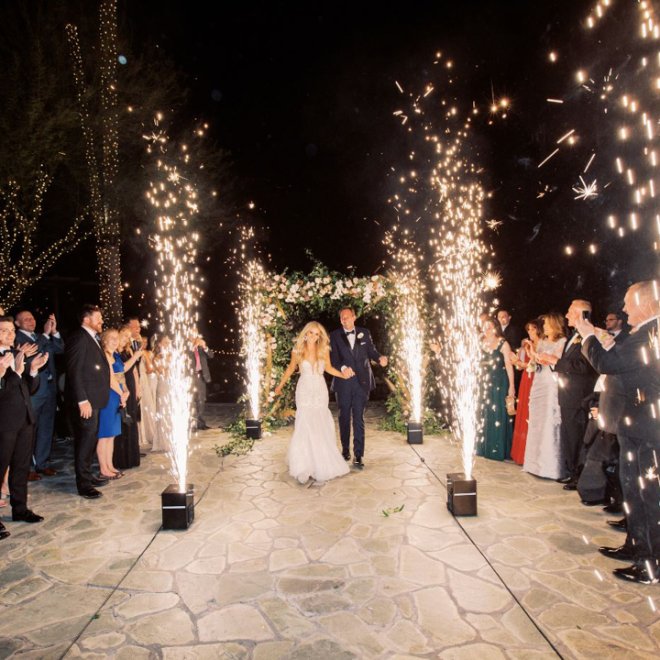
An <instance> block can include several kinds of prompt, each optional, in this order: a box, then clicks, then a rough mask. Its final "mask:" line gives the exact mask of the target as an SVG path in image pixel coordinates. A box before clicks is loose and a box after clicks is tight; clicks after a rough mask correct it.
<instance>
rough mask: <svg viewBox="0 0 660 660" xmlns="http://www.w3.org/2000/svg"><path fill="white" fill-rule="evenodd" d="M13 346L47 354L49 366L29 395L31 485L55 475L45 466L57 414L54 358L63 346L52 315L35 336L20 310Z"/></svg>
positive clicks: (29, 316)
mask: <svg viewBox="0 0 660 660" xmlns="http://www.w3.org/2000/svg"><path fill="white" fill-rule="evenodd" d="M15 323H16V327H17V328H18V331H17V332H16V346H22V345H23V344H33V345H35V346H36V347H37V350H38V351H39V353H47V354H48V362H46V366H45V367H44V368H43V371H42V372H41V378H40V379H39V389H38V390H37V391H36V392H35V393H34V394H33V395H32V408H33V410H34V415H35V418H36V420H37V424H36V429H35V432H34V448H33V450H32V454H33V462H34V472H31V473H30V477H29V479H30V481H36V480H37V479H40V478H41V477H40V475H42V474H43V475H46V476H53V475H55V474H57V472H56V471H55V470H54V469H53V468H52V467H50V466H49V465H48V461H49V460H50V451H51V447H52V445H53V431H54V429H55V411H56V410H57V372H56V370H55V355H60V354H61V353H64V342H63V341H62V337H61V336H60V333H59V332H58V331H57V321H56V319H55V315H54V314H51V315H50V316H49V317H48V319H47V320H46V323H45V324H44V330H43V332H42V333H38V334H37V333H36V332H35V330H36V327H37V321H36V319H35V318H34V316H33V314H32V312H30V311H28V310H21V311H20V312H18V314H16V320H15Z"/></svg>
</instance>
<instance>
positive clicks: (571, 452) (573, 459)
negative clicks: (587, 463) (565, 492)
mask: <svg viewBox="0 0 660 660" xmlns="http://www.w3.org/2000/svg"><path fill="white" fill-rule="evenodd" d="M587 421H588V418H587V411H586V410H584V409H583V408H567V407H566V406H562V408H561V426H560V427H559V443H560V448H561V462H562V465H563V467H564V469H565V471H566V472H567V473H568V476H569V477H573V479H575V480H577V478H578V476H579V474H580V467H581V466H580V452H581V450H582V444H583V443H582V439H583V438H584V432H585V430H586V428H587Z"/></svg>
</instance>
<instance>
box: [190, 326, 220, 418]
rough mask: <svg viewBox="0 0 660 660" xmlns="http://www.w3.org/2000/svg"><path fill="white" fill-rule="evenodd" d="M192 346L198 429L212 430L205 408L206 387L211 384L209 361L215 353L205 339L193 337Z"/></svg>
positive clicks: (191, 354) (191, 355) (191, 339)
mask: <svg viewBox="0 0 660 660" xmlns="http://www.w3.org/2000/svg"><path fill="white" fill-rule="evenodd" d="M190 346H191V348H190V357H191V362H192V365H193V374H194V377H193V387H194V391H195V410H196V415H197V429H198V430H200V431H201V430H206V429H210V428H211V427H210V426H209V425H208V424H207V423H206V421H205V420H204V406H205V405H206V386H207V384H208V383H210V382H211V371H210V370H209V360H211V359H213V357H215V353H214V352H213V351H212V350H210V349H209V348H208V347H207V345H206V342H205V341H204V339H203V337H191V338H190Z"/></svg>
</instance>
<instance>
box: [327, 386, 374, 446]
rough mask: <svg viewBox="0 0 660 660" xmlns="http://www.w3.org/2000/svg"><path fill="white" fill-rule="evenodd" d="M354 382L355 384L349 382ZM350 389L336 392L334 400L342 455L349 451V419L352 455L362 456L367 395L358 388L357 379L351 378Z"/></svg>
mask: <svg viewBox="0 0 660 660" xmlns="http://www.w3.org/2000/svg"><path fill="white" fill-rule="evenodd" d="M351 381H355V382H351ZM351 381H349V383H350V387H346V388H344V389H342V392H341V394H340V393H338V392H336V393H335V399H336V400H337V406H338V407H339V437H340V438H341V448H342V451H343V453H344V454H349V453H350V449H351V419H352V420H353V455H354V456H355V457H356V458H362V457H363V456H364V409H365V408H366V407H367V401H368V400H369V393H368V392H366V391H365V390H364V389H363V388H362V387H360V385H359V383H358V382H357V378H352V379H351Z"/></svg>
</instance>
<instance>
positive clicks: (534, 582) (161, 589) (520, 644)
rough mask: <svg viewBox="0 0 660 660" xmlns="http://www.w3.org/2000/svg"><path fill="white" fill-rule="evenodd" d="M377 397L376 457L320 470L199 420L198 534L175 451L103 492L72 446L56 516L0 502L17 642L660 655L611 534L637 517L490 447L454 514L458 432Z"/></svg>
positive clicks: (82, 650) (50, 507) (123, 653)
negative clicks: (231, 452) (602, 506)
mask: <svg viewBox="0 0 660 660" xmlns="http://www.w3.org/2000/svg"><path fill="white" fill-rule="evenodd" d="M214 409H215V411H216V416H215V417H212V418H211V419H212V420H213V421H214V422H215V423H219V422H220V421H223V420H224V421H226V418H227V415H229V414H231V408H228V407H222V406H215V407H214ZM380 413H381V409H379V408H378V406H372V407H371V408H370V411H369V415H368V424H367V426H368V429H367V455H366V457H365V463H366V468H365V470H364V471H361V472H357V471H353V472H351V474H349V475H347V476H345V477H343V478H341V479H337V480H335V481H332V482H329V483H326V484H323V485H313V486H309V487H304V486H300V485H299V484H297V483H295V482H294V481H293V480H291V479H290V478H289V477H288V475H287V471H286V466H285V462H284V461H285V453H286V447H287V443H288V440H289V437H290V434H291V429H290V428H289V429H283V430H281V431H279V432H278V433H276V434H274V435H273V436H272V437H269V438H265V439H264V440H262V441H259V442H257V444H256V445H255V448H254V450H253V451H252V452H251V453H250V454H248V455H246V456H240V457H235V456H230V457H227V458H225V459H220V458H218V457H217V456H216V454H215V452H214V451H213V446H214V444H216V443H220V444H222V443H225V442H227V441H228V440H229V437H228V436H227V435H226V434H224V433H222V432H220V431H217V430H213V431H205V432H203V433H200V434H199V435H198V437H197V438H196V440H195V445H196V446H195V450H194V454H193V457H192V460H191V465H190V479H189V480H190V481H191V482H193V483H194V484H195V492H196V495H195V498H196V512H195V516H196V518H195V522H194V523H193V525H192V526H191V527H190V529H188V530H187V531H183V532H175V531H162V530H160V529H159V528H160V522H161V512H160V493H161V491H162V490H163V489H164V488H165V487H166V486H167V485H168V484H169V483H170V482H171V477H170V476H169V474H168V471H167V468H166V459H165V457H164V456H163V455H159V454H152V455H149V456H147V457H146V458H145V459H144V464H143V466H142V467H141V468H139V469H137V470H131V471H130V472H127V474H126V476H125V477H124V479H122V480H120V481H118V482H114V483H111V484H109V485H108V486H106V487H105V488H104V489H103V493H104V497H103V498H102V499H101V500H98V501H86V500H83V499H81V498H78V497H76V496H75V494H74V486H73V480H72V477H71V473H70V467H69V465H68V463H69V462H70V459H69V458H68V457H67V456H68V452H69V451H70V449H69V448H68V447H66V446H64V445H63V444H62V443H60V444H58V446H57V448H56V450H57V453H56V455H57V456H59V457H60V459H59V462H60V464H61V466H62V467H63V468H64V472H63V473H62V474H61V475H59V476H57V477H54V478H50V479H43V480H42V481H41V482H38V483H36V484H34V485H31V486H32V487H31V506H32V507H33V508H34V510H35V511H37V512H38V513H41V514H42V515H44V516H46V521H45V522H44V523H41V524H38V525H31V526H30V525H27V524H18V523H17V524H13V523H11V522H10V521H9V519H8V517H7V509H3V510H0V512H1V513H2V514H3V515H2V519H3V521H4V522H5V523H6V525H7V527H8V529H10V531H11V532H12V536H11V537H10V538H9V539H7V540H5V541H2V542H1V544H0V550H1V553H0V658H6V657H20V658H119V659H126V660H128V659H130V660H133V659H141V658H145V659H147V658H166V659H167V660H179V659H181V660H183V659H184V658H186V659H187V658H200V659H201V658H204V659H206V658H208V659H211V658H213V659H215V658H232V659H234V658H246V659H248V658H253V659H255V660H271V659H277V658H286V659H289V658H293V659H306V658H310V659H311V658H313V659H315V660H316V659H319V660H325V659H349V658H400V659H404V658H452V659H462V658H464V659H466V660H467V659H472V658H478V659H479V660H482V659H490V658H493V659H496V658H521V659H523V658H524V659H527V658H556V657H558V656H561V657H565V658H596V657H597V658H599V659H603V658H624V657H625V658H633V657H634V658H657V657H658V655H659V654H660V615H659V614H658V612H657V611H656V607H658V606H660V589H658V588H653V587H637V586H632V585H627V584H623V583H621V582H619V581H616V580H615V579H614V578H613V577H611V574H610V571H611V569H612V568H614V567H615V566H616V565H618V564H616V563H615V562H612V561H608V560H607V559H605V558H604V557H601V556H600V555H599V554H598V553H597V552H596V547H597V546H598V545H602V544H610V545H614V544H617V543H620V542H621V541H622V539H623V535H619V534H617V533H616V532H608V531H607V529H606V527H605V524H604V522H605V519H606V516H605V514H603V513H602V512H600V511H599V510H594V509H588V508H586V507H583V506H581V505H580V504H579V502H578V500H577V498H576V496H575V494H574V493H567V492H565V491H563V490H562V489H561V487H560V486H558V485H557V484H555V483H552V482H546V481H543V480H540V479H536V478H534V477H531V476H530V475H527V474H524V473H522V472H521V470H520V469H519V468H518V467H517V466H515V465H513V464H510V463H494V462H490V461H485V460H484V459H478V462H477V466H476V470H475V474H476V477H477V479H478V490H479V515H478V516H477V517H474V518H459V519H455V518H453V517H452V516H451V515H450V514H449V513H448V511H447V509H446V506H445V503H446V492H445V488H444V486H443V484H444V481H445V475H446V474H447V473H448V472H452V471H457V470H459V469H460V458H459V452H458V449H457V448H456V447H455V446H453V445H452V444H451V443H450V442H449V440H448V437H447V436H437V437H428V438H426V439H425V443H424V444H423V445H421V446H419V445H418V446H415V447H411V446H409V445H407V444H406V442H405V439H404V438H402V437H401V436H399V435H397V434H394V433H387V432H381V431H379V430H378V429H377V422H378V417H379V415H380ZM401 506H402V507H403V509H402V510H400V511H394V509H397V508H399V507H401ZM383 511H388V512H390V513H389V515H387V516H386V515H384V513H383Z"/></svg>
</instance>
